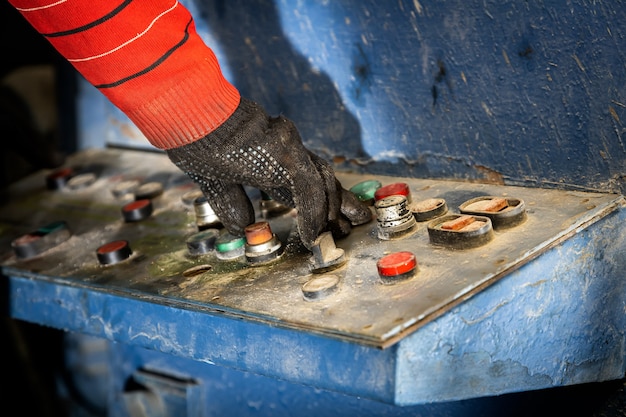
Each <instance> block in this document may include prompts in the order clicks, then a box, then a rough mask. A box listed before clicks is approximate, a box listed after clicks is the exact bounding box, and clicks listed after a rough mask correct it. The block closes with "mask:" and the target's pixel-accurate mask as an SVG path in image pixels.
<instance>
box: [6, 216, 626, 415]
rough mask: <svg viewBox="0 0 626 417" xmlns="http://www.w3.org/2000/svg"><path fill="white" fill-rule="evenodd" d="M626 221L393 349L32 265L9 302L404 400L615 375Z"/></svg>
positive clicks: (235, 364) (14, 280) (576, 239)
mask: <svg viewBox="0 0 626 417" xmlns="http://www.w3.org/2000/svg"><path fill="white" fill-rule="evenodd" d="M625 221H626V211H624V210H619V211H616V212H614V213H613V214H611V215H609V216H607V217H605V218H603V219H602V220H600V221H598V222H597V223H595V224H593V225H590V226H589V227H587V228H585V229H584V230H582V231H580V232H579V233H577V234H576V235H575V236H573V237H571V238H570V239H568V240H566V241H565V242H563V243H562V244H561V245H559V246H557V247H555V248H552V249H550V250H548V251H547V252H545V253H544V254H542V255H541V256H539V257H538V258H537V259H535V260H533V261H532V262H530V263H528V264H526V265H525V266H522V267H521V268H520V269H519V270H517V271H515V272H512V273H510V274H508V275H506V276H505V277H504V278H502V279H501V280H499V281H498V282H497V283H495V284H494V285H492V286H489V287H488V288H486V289H484V290H483V291H481V292H479V293H478V294H476V295H475V296H474V297H472V298H471V299H469V300H468V301H466V302H464V303H462V304H460V305H459V306H457V307H455V308H454V309H452V310H451V311H449V312H448V313H446V314H445V315H443V316H441V317H439V318H438V319H436V320H433V321H432V322H430V323H429V324H427V325H426V326H424V327H422V328H421V329H419V330H417V331H416V332H415V333H414V334H412V335H409V336H407V337H406V338H404V339H402V340H401V341H400V342H398V343H397V344H395V345H393V346H391V347H389V348H388V349H384V350H380V349H378V348H373V347H366V346H361V345H357V344H354V343H350V342H343V341H339V340H331V339H327V338H325V337H322V336H318V335H315V334H309V333H307V332H304V331H295V330H288V329H282V328H278V327H273V326H267V325H263V324H259V323H254V322H249V321H244V320H238V319H236V318H231V317H229V316H227V315H224V314H220V313H216V314H213V313H211V312H207V311H204V310H202V309H200V310H197V309H196V308H194V306H193V305H187V304H180V303H179V302H176V301H175V300H168V301H167V302H164V301H163V300H161V301H159V302H155V301H150V300H145V299H139V298H137V299H136V298H128V297H125V296H120V295H119V294H117V293H116V292H112V291H108V290H107V289H106V288H104V287H103V288H102V291H96V290H93V289H87V288H81V287H79V286H75V285H71V286H69V285H64V284H62V283H60V282H58V281H47V280H42V279H33V278H29V277H10V279H9V284H8V294H9V300H11V304H10V306H9V314H10V316H11V317H14V318H18V319H22V320H26V321H32V322H35V323H39V324H43V325H47V326H52V327H55V328H59V329H64V330H69V331H72V332H77V333H81V334H86V335H92V336H97V337H100V338H104V339H107V340H113V341H116V342H118V343H119V344H122V345H127V346H129V348H130V349H134V348H139V349H149V350H153V351H157V352H161V353H163V354H166V355H172V356H174V357H179V358H185V359H187V360H190V361H192V362H196V363H198V364H212V365H213V364H214V365H219V366H221V367H226V368H229V369H237V370H240V371H246V372H249V373H252V374H255V375H262V376H263V377H267V378H272V379H278V380H282V381H287V382H289V383H290V384H295V385H296V386H299V385H306V386H310V387H314V388H317V389H322V390H325V391H332V392H338V393H341V394H343V395H347V396H348V397H359V398H366V399H368V400H374V401H378V402H382V403H387V404H391V405H394V406H402V407H407V406H413V405H420V404H429V403H444V402H449V401H454V400H461V399H471V398H480V397H488V396H494V395H499V394H504V393H511V392H520V391H530V390H538V389H543V388H549V387H560V386H565V385H572V384H580V383H585V382H599V381H606V380H614V379H620V378H622V377H623V375H624V372H625V371H626V362H625V356H624V350H625V347H626V337H625V336H626V335H625V333H624V332H625V330H624V329H626V316H625V315H624V306H625V305H626V280H625V279H624V274H623V271H624V270H625V269H626V253H624V251H623V247H624V245H625V244H626V242H625V241H624V240H625V239H626V236H625V235H624V233H623V228H622V227H621V226H622V225H623V224H624V222H625ZM129 311H132V312H133V314H128V312H129ZM126 360H127V361H133V356H132V355H131V357H129V358H127V359H126ZM133 369H134V368H133ZM166 370H168V372H171V371H172V368H169V367H166ZM192 376H193V375H192ZM197 377H198V378H200V377H201V374H199V375H197ZM225 378H227V376H225ZM285 389H286V391H285V395H286V396H289V389H288V388H285ZM294 389H296V391H297V390H298V388H294ZM346 400H347V403H346V405H349V404H354V403H353V402H352V401H353V400H352V399H350V400H348V399H347V398H346ZM398 412H400V411H399V410H398Z"/></svg>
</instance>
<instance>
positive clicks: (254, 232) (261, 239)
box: [244, 222, 274, 245]
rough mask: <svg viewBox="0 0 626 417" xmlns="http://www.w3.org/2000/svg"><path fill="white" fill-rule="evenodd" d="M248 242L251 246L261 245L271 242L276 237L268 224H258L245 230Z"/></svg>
mask: <svg viewBox="0 0 626 417" xmlns="http://www.w3.org/2000/svg"><path fill="white" fill-rule="evenodd" d="M244 233H245V234H246V242H247V243H248V244H249V245H260V244H263V243H266V242H269V241H270V240H272V238H273V237H274V234H273V233H272V229H271V228H270V224H269V223H268V222H257V223H253V224H251V225H249V226H247V227H246V228H245V229H244Z"/></svg>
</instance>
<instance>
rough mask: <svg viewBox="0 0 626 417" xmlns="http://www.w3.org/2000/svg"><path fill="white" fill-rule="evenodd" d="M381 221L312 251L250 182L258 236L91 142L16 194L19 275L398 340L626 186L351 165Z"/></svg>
mask: <svg viewBox="0 0 626 417" xmlns="http://www.w3.org/2000/svg"><path fill="white" fill-rule="evenodd" d="M337 176H338V178H339V180H340V181H341V183H342V184H343V186H344V187H345V188H346V189H349V190H350V191H351V192H353V193H355V194H356V195H357V196H358V197H359V198H360V199H361V200H362V201H364V202H365V203H366V204H368V205H369V206H370V208H371V211H372V221H371V222H369V223H367V224H364V225H361V226H356V227H354V228H353V230H352V233H351V234H350V235H349V236H347V237H345V238H342V239H339V240H334V239H333V237H332V236H331V235H330V234H329V233H325V234H322V235H321V236H320V237H319V238H318V239H317V241H316V245H315V247H314V248H313V249H312V250H311V251H309V250H307V249H306V248H304V247H303V245H302V244H301V242H300V240H299V237H298V230H297V228H296V223H295V217H296V216H297V213H296V211H295V210H293V209H290V208H288V207H284V206H282V205H280V204H279V203H277V202H275V201H274V200H272V199H271V198H270V197H268V196H267V195H265V194H264V193H263V192H261V191H259V190H255V189H247V191H248V194H249V196H250V198H251V200H252V201H253V203H254V205H255V209H256V213H257V219H256V222H255V223H254V224H252V225H250V226H248V228H246V230H245V236H243V237H237V236H232V235H230V234H229V233H227V232H226V231H225V229H224V228H223V226H222V225H221V223H220V220H219V218H217V216H216V215H215V213H214V212H213V210H212V209H211V206H210V204H209V203H208V201H207V200H206V198H205V197H204V196H203V195H202V193H201V192H200V191H199V189H198V188H197V186H196V185H195V184H194V183H192V182H191V181H190V180H189V178H187V177H186V176H185V175H184V174H183V173H182V172H180V171H179V170H178V169H177V168H176V167H175V166H174V165H173V164H172V163H171V162H170V161H169V159H168V158H167V157H166V156H165V155H163V154H160V153H149V152H143V151H136V150H120V149H92V150H87V151H83V152H80V153H77V154H75V155H73V156H72V157H71V158H69V160H68V162H67V163H66V165H65V166H64V167H63V168H61V169H58V170H55V171H42V172H38V173H36V174H34V175H32V176H30V177H28V178H26V179H24V180H22V181H20V182H18V183H16V184H15V185H14V186H13V187H12V188H11V190H10V195H9V200H8V202H7V203H6V204H5V205H4V206H2V207H1V208H0V224H1V227H2V229H3V233H2V237H1V241H0V243H2V258H1V261H2V268H3V273H4V274H5V275H11V276H24V277H32V278H33V279H39V280H48V281H53V282H55V283H60V284H67V285H72V286H81V287H85V288H90V289H93V290H94V291H112V292H115V293H116V294H124V295H127V296H128V297H136V298H140V299H142V300H146V301H150V302H156V303H168V302H173V301H175V302H176V303H177V304H178V305H182V306H184V307H185V308H187V309H192V310H197V311H206V312H210V313H212V314H223V315H225V316H229V317H235V318H240V319H244V320H250V321H253V322H258V323H265V324H268V325H271V326H281V327H286V328H290V329H297V330H302V331H306V332H313V333H316V334H321V335H325V336H328V337H331V338H338V339H342V340H349V341H353V342H356V343H359V344H365V345H369V346H375V347H380V348H385V347H387V346H390V345H392V344H394V343H395V342H397V341H398V340H401V339H402V338H403V337H404V336H405V335H407V334H409V333H411V332H413V331H415V330H416V329H418V328H419V327H420V326H422V325H424V324H425V323H427V322H428V321H430V320H432V319H433V318H435V317H438V316H440V315H441V314H444V313H445V312H447V311H448V310H449V309H450V308H452V307H453V306H455V305H457V304H458V303H460V302H463V301H464V300H467V299H468V298H470V297H471V296H472V295H474V294H476V293H477V292H479V291H480V290H481V289H483V288H485V287H486V286H488V285H490V284H492V283H494V282H495V281H497V280H499V279H501V278H503V277H505V276H506V275H507V274H511V273H513V272H514V271H515V270H516V269H517V268H518V267H520V266H521V265H524V264H525V263H528V262H529V261H530V260H532V259H534V258H536V257H537V256H540V255H541V254H542V253H543V252H544V251H546V250H547V249H549V248H552V247H554V246H556V245H558V244H559V243H561V242H562V241H564V240H565V239H567V238H568V237H570V236H572V235H573V234H576V233H578V232H579V231H580V230H582V229H584V228H585V227H587V226H588V225H590V224H592V223H593V222H595V221H597V220H599V219H600V218H602V217H604V216H606V215H607V214H608V213H610V212H612V211H614V210H615V209H616V207H618V205H619V204H620V198H621V197H620V196H618V195H614V194H603V193H593V192H579V191H563V190H548V189H536V188H525V187H514V186H504V185H491V184H475V183H468V182H456V181H443V180H428V179H416V178H403V177H386V176H376V177H374V176H367V177H366V176H363V175H357V174H351V173H337Z"/></svg>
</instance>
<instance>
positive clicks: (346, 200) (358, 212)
mask: <svg viewBox="0 0 626 417" xmlns="http://www.w3.org/2000/svg"><path fill="white" fill-rule="evenodd" d="M337 186H338V187H339V188H340V189H341V213H342V214H343V215H344V216H346V217H347V218H348V220H350V222H351V223H352V225H353V226H358V225H361V224H365V223H367V222H369V221H370V220H372V217H373V214H372V211H371V210H370V209H369V207H368V206H366V205H365V204H364V203H363V202H362V201H361V200H359V199H358V197H357V196H356V195H355V194H354V193H353V192H350V191H348V190H346V189H344V188H343V187H341V185H340V184H338V185H337Z"/></svg>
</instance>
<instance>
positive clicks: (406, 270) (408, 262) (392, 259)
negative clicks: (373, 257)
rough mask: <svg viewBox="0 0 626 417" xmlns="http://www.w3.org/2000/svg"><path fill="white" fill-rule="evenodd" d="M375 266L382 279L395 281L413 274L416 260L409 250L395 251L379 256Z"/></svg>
mask: <svg viewBox="0 0 626 417" xmlns="http://www.w3.org/2000/svg"><path fill="white" fill-rule="evenodd" d="M376 267H377V268H378V275H379V276H380V277H381V278H382V279H383V280H384V281H387V282H389V281H397V280H400V279H407V278H410V277H411V276H413V274H414V273H415V270H416V268H417V260H416V259H415V255H413V253H411V252H408V251H403V252H395V253H391V254H389V255H386V256H383V257H382V258H380V259H379V260H378V262H377V263H376Z"/></svg>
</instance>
